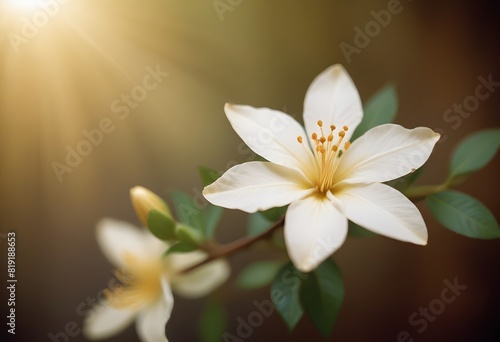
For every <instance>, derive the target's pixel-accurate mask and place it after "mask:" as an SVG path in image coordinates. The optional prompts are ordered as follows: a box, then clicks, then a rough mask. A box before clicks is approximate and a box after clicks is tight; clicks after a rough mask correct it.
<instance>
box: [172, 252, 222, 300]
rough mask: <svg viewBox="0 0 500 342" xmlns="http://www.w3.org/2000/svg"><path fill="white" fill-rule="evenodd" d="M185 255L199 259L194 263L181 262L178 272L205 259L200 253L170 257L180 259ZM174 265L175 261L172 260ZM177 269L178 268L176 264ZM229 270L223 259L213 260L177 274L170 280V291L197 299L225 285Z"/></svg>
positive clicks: (203, 254)
mask: <svg viewBox="0 0 500 342" xmlns="http://www.w3.org/2000/svg"><path fill="white" fill-rule="evenodd" d="M187 254H194V255H196V256H199V257H200V258H198V257H197V258H196V261H195V262H191V263H189V264H186V263H185V262H183V261H181V262H182V265H183V266H182V267H180V268H179V270H181V269H184V268H186V267H188V266H192V265H194V264H195V263H196V262H198V261H201V260H203V259H205V258H206V257H207V255H206V254H205V253H202V252H192V253H182V254H179V255H175V254H173V255H172V257H175V258H177V259H180V258H179V257H182V256H186V257H188V255H187ZM173 262H174V263H176V260H173ZM176 264H177V265H176V266H177V267H178V266H179V264H178V263H176ZM229 274H230V268H229V264H228V263H227V261H226V260H225V259H219V260H214V261H212V262H209V263H208V264H206V265H203V266H201V267H199V268H196V269H194V270H192V271H190V272H189V273H186V274H178V275H176V276H175V277H173V278H172V280H171V285H172V289H173V290H174V292H175V294H178V295H181V296H184V297H187V298H199V297H203V296H206V295H207V294H209V293H210V292H212V291H213V290H214V289H216V288H218V287H219V286H220V285H222V284H223V283H225V282H226V281H227V279H228V278H229Z"/></svg>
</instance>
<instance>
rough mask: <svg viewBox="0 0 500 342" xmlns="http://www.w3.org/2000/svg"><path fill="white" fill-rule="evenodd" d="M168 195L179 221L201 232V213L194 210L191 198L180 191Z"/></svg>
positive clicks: (196, 209)
mask: <svg viewBox="0 0 500 342" xmlns="http://www.w3.org/2000/svg"><path fill="white" fill-rule="evenodd" d="M170 195H171V197H172V201H173V202H174V206H175V212H176V214H177V218H178V219H179V221H180V222H181V223H184V224H185V225H188V226H190V227H193V228H196V229H198V230H199V231H201V230H202V223H201V220H202V219H201V211H200V210H199V209H198V208H196V206H195V203H194V200H193V198H191V196H189V195H188V194H186V193H184V192H181V191H172V192H171V193H170Z"/></svg>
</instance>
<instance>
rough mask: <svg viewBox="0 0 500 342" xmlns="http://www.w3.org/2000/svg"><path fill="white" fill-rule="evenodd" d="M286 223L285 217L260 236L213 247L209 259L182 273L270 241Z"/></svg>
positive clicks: (183, 271)
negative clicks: (260, 242) (263, 241)
mask: <svg viewBox="0 0 500 342" xmlns="http://www.w3.org/2000/svg"><path fill="white" fill-rule="evenodd" d="M284 222H285V216H282V217H281V218H280V219H279V220H278V221H277V222H276V223H275V224H274V225H273V226H272V227H271V228H269V229H268V230H266V231H265V232H262V233H260V234H259V235H256V236H252V237H244V238H241V239H238V240H236V241H233V242H230V243H228V244H225V245H220V246H215V247H212V248H211V251H209V255H208V258H206V259H205V260H203V261H201V262H199V263H197V264H194V265H192V266H190V267H188V268H186V269H184V270H182V272H181V273H187V272H189V271H192V270H194V269H195V268H198V267H200V266H202V265H205V264H207V263H209V262H211V261H213V260H215V259H218V258H222V257H225V256H227V255H230V254H233V253H234V252H236V251H239V250H242V249H245V248H248V247H250V246H251V245H253V244H254V243H256V242H258V241H261V240H266V239H269V238H270V237H271V236H272V235H273V233H274V232H275V231H276V230H277V229H278V228H280V227H282V226H283V224H284Z"/></svg>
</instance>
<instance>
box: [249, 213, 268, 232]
mask: <svg viewBox="0 0 500 342" xmlns="http://www.w3.org/2000/svg"><path fill="white" fill-rule="evenodd" d="M273 224H274V222H272V221H269V220H268V219H266V218H265V217H264V216H263V215H262V214H261V213H253V214H250V215H249V217H248V224H247V235H248V236H257V235H259V234H261V233H264V232H265V231H266V230H268V229H269V228H271V226H272V225H273Z"/></svg>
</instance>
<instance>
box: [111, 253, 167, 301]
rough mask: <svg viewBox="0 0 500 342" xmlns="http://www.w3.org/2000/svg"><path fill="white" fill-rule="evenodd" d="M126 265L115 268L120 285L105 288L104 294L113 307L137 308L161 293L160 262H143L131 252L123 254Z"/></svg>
mask: <svg viewBox="0 0 500 342" xmlns="http://www.w3.org/2000/svg"><path fill="white" fill-rule="evenodd" d="M124 259H125V264H126V267H124V269H122V270H116V271H115V276H116V278H117V279H118V280H119V281H120V283H121V284H120V285H117V286H113V287H112V288H109V289H105V290H104V295H105V296H106V299H107V300H108V302H109V303H110V305H111V306H113V307H115V308H120V309H121V308H137V307H138V306H142V305H144V303H148V302H151V301H153V300H155V299H156V298H157V297H158V296H159V295H160V294H161V284H160V277H161V274H162V267H161V264H160V262H150V263H148V262H144V261H142V262H141V261H140V260H138V258H137V257H135V256H134V255H132V254H128V253H127V254H126V255H125V256H124Z"/></svg>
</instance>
